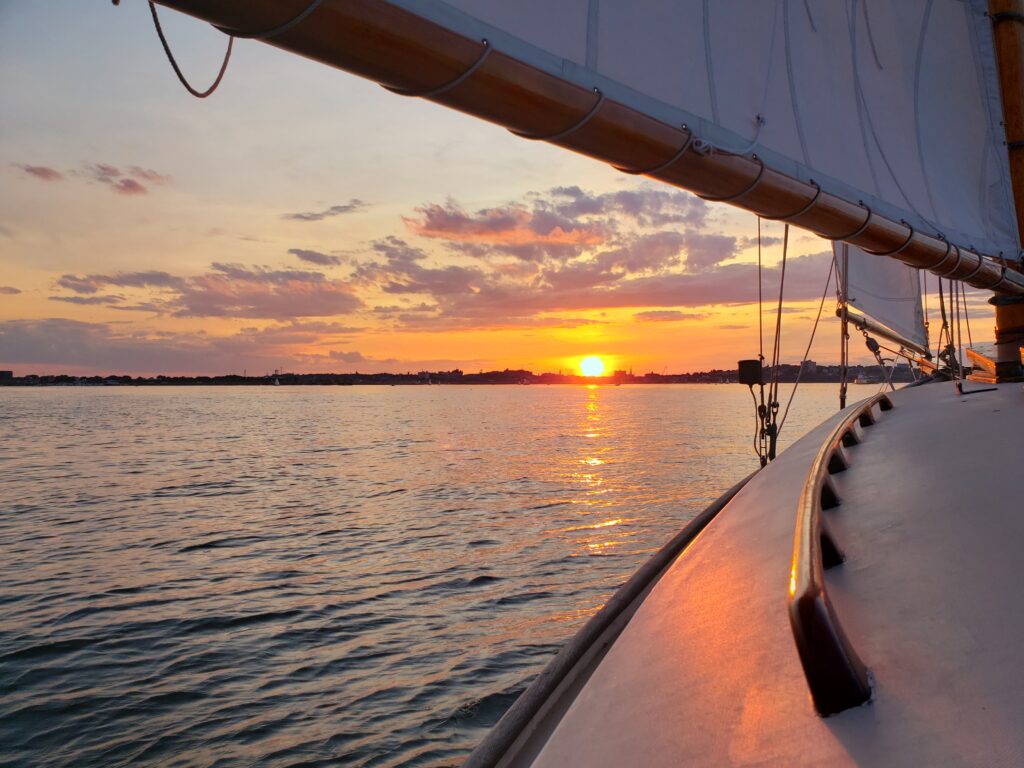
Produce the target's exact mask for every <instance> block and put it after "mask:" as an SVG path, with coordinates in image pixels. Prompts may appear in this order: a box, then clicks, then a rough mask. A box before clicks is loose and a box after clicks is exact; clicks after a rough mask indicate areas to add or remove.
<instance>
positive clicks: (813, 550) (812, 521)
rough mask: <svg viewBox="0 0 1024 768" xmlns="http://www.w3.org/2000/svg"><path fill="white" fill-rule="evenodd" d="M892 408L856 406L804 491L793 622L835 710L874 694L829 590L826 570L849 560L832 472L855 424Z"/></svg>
mask: <svg viewBox="0 0 1024 768" xmlns="http://www.w3.org/2000/svg"><path fill="white" fill-rule="evenodd" d="M875 405H878V406H879V408H880V409H881V410H882V411H888V410H891V409H892V407H893V406H892V401H891V400H890V399H889V397H888V395H882V394H879V395H875V396H874V397H871V398H868V399H867V400H865V401H864V402H862V403H861V404H860V405H858V406H856V407H855V408H853V409H852V410H851V411H850V412H849V413H848V414H847V415H846V416H845V417H843V419H842V421H840V422H839V424H837V425H836V427H835V429H833V430H832V433H831V434H830V435H829V437H828V439H827V440H825V442H824V443H822V446H821V448H820V449H818V454H817V455H816V456H815V457H814V461H813V463H812V464H811V470H810V472H809V474H808V477H807V482H806V483H805V484H804V489H803V492H802V493H801V495H800V505H799V508H798V510H797V522H796V536H795V541H794V544H793V566H792V570H791V572H790V577H789V621H790V624H791V625H792V627H793V639H794V640H795V641H796V648H797V652H798V653H799V654H800V662H801V663H802V664H803V667H804V675H805V676H806V677H807V684H808V686H809V687H810V689H811V698H812V699H813V700H814V706H815V708H816V709H817V710H818V713H819V714H821V715H833V714H835V713H837V712H842V711H843V710H844V709H849V708H850V707H856V706H859V705H860V704H863V703H864V702H865V701H867V700H868V699H870V698H871V682H870V679H869V677H868V669H867V667H866V666H864V662H862V661H861V660H860V657H859V656H857V654H856V652H855V651H854V650H853V647H852V646H851V645H850V641H849V640H848V639H847V638H846V634H845V633H844V632H843V628H842V626H841V625H840V624H839V619H838V618H837V617H836V613H835V610H834V609H833V607H832V603H831V602H830V601H829V599H828V591H827V590H826V589H825V573H824V572H825V569H826V568H830V567H832V566H833V565H838V564H839V563H841V562H842V561H843V555H842V552H841V550H840V549H839V547H837V546H836V543H835V541H834V540H833V538H832V537H831V535H830V534H829V532H828V528H827V526H826V525H825V523H824V521H823V520H822V510H823V509H829V508H832V507H837V506H839V497H838V496H837V495H836V491H835V488H834V486H833V484H832V480H831V478H830V475H833V474H835V473H837V472H842V471H843V470H845V469H846V468H847V466H849V461H848V457H847V454H846V451H845V450H844V448H845V446H849V445H855V444H856V443H858V442H860V438H859V437H858V435H857V432H856V430H855V428H854V425H855V424H858V423H859V424H860V426H862V427H868V426H871V425H872V424H874V423H875V415H874V413H873V412H872V408H874V406H875Z"/></svg>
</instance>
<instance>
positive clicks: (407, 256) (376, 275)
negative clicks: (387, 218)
mask: <svg viewBox="0 0 1024 768" xmlns="http://www.w3.org/2000/svg"><path fill="white" fill-rule="evenodd" d="M372 249H373V251H374V252H375V253H376V254H378V255H380V256H383V257H384V261H383V262H381V261H379V260H378V261H373V262H370V263H364V264H361V265H360V266H358V267H357V268H356V271H355V273H354V276H355V277H356V278H357V279H358V280H361V281H363V282H370V283H375V284H377V285H378V286H379V287H380V288H381V290H383V291H384V292H385V293H391V294H404V293H429V294H431V295H434V296H447V295H451V294H456V293H470V292H472V291H473V290H474V286H475V285H477V284H478V283H481V282H484V281H485V280H486V278H485V276H484V272H483V271H482V270H480V269H478V268H476V267H462V266H455V265H449V266H444V267H425V266H423V265H422V264H421V263H420V262H422V261H424V260H426V258H427V254H426V252H425V251H424V250H423V249H422V248H417V247H415V246H411V245H409V244H408V243H407V242H406V241H404V240H401V239H400V238H397V237H395V236H393V235H392V236H389V237H386V238H384V239H383V240H377V241H376V242H374V243H373V244H372Z"/></svg>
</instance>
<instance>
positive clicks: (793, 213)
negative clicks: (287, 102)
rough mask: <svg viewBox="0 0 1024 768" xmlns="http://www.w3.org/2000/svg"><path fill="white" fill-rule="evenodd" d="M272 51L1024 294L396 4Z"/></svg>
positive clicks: (221, 19) (268, 7)
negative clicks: (692, 147)
mask: <svg viewBox="0 0 1024 768" xmlns="http://www.w3.org/2000/svg"><path fill="white" fill-rule="evenodd" d="M158 2H159V3H160V4H161V5H165V6H167V7H170V8H174V9H176V10H179V11H182V12H184V13H188V14H190V15H192V16H195V17H197V18H200V19H203V20H205V21H208V22H210V23H211V24H214V25H215V26H217V27H219V28H221V29H222V30H223V31H225V32H227V33H229V34H232V33H234V34H237V35H238V36H240V37H256V38H260V37H263V36H262V35H260V34H259V33H260V32H261V31H264V30H267V31H269V30H275V29H277V28H279V27H281V26H282V25H286V24H287V22H289V21H290V20H291V19H293V18H295V17H297V16H298V15H300V14H302V13H303V12H304V11H305V10H307V9H308V8H309V6H310V0H158ZM265 42H267V43H270V44H271V45H274V46H277V47H279V48H282V49H284V50H287V51H290V52H292V53H297V54H299V55H301V56H306V57H308V58H311V59H314V60H316V61H320V62H323V63H324V64H328V65H330V66H333V67H338V68H340V69H344V70H346V71H349V72H352V73H354V74H356V75H360V76H361V77H366V78H369V79H371V80H375V81H376V82H378V83H380V84H381V85H384V86H385V87H389V88H391V89H393V90H396V91H399V92H403V91H404V92H407V93H411V94H417V93H421V94H424V95H425V97H426V98H430V99H431V100H432V101H436V102H438V103H440V104H444V105H445V106H448V107H451V108H453V109H457V110H460V111H462V112H466V113H468V114H471V115H474V116H476V117H479V118H482V119H484V120H487V121H489V122H492V123H497V124H499V125H502V126H505V127H506V128H508V129H509V130H511V131H513V132H515V133H517V134H520V135H523V136H526V137H528V138H542V139H544V140H547V141H551V142H552V143H554V144H557V145H559V146H562V147H565V148H567V149H571V150H574V151H576V152H579V153H582V154H584V155H588V156H590V157H593V158H596V159H598V160H602V161H604V162H607V163H611V164H612V165H614V166H616V167H617V168H620V169H622V170H625V171H627V172H631V173H642V174H647V175H650V176H652V177H655V178H657V179H659V180H661V181H664V182H666V183H668V184H672V185H674V186H677V187H681V188H683V189H686V190H689V191H691V192H694V193H696V194H697V195H700V196H702V197H704V198H706V199H708V200H717V201H722V202H729V203H731V204H732V205H735V206H738V207H740V208H744V209H746V210H748V211H751V212H753V213H755V214H757V215H759V216H762V217H764V218H766V219H776V220H783V221H789V222H791V223H793V224H794V225H797V226H800V227H802V228H805V229H808V230H810V231H812V232H814V233H816V234H818V235H820V236H821V237H825V238H828V239H831V240H843V241H845V242H849V243H852V244H853V245H856V246H858V247H860V248H862V249H864V250H866V251H869V252H872V253H875V254H877V255H880V256H891V257H893V258H897V259H899V260H900V261H902V262H904V263H906V264H909V265H910V266H912V267H918V268H921V269H927V270H929V271H931V272H934V273H935V274H937V275H941V276H943V277H947V278H950V279H955V280H962V281H964V282H966V283H968V284H969V285H972V286H974V287H976V288H983V289H989V290H994V291H998V292H1000V293H1003V294H1009V295H1024V274H1021V273H1020V272H1018V271H1017V269H1016V267H1015V265H1014V264H1013V263H1006V262H1003V260H1002V259H1000V258H998V257H996V256H992V255H986V254H980V253H977V252H975V251H972V250H968V249H967V248H966V247H961V246H959V245H957V244H955V243H950V242H948V241H946V240H943V239H941V238H939V237H934V236H931V235H928V234H925V233H921V232H915V231H914V230H913V228H911V227H910V225H908V224H906V223H902V222H897V221H893V220H892V219H889V218H886V217H885V216H883V215H881V214H877V213H873V212H872V211H871V210H870V209H868V208H867V207H866V206H864V205H863V204H861V203H859V202H854V201H850V200H845V199H843V198H840V197H837V196H835V195H832V194H829V193H827V192H824V191H823V190H821V189H820V188H819V187H817V186H816V185H814V184H813V183H807V182H804V181H801V180H799V179H795V178H793V177H791V176H788V175H786V174H783V173H780V172H778V171H776V170H773V169H771V168H768V167H765V166H764V164H763V163H762V162H761V160H760V159H759V158H758V157H757V156H756V155H751V156H743V155H734V154H731V153H728V152H723V151H719V150H714V151H711V152H707V153H699V152H680V150H681V148H682V147H684V146H687V145H689V143H691V142H692V140H693V139H694V136H693V135H692V134H691V133H689V132H688V131H687V130H685V129H681V128H679V127H676V126H672V125H668V124H666V123H663V122H661V121H659V120H656V119H655V118H653V117H650V116H648V115H644V114H642V113H640V112H637V111H636V110H634V109H632V108H630V107H627V106H625V105H624V104H621V103H618V102H616V101H614V100H613V99H605V98H603V97H602V96H600V94H596V93H595V92H594V91H592V90H588V89H586V88H583V87H581V86H579V85H576V84H574V83H571V82H569V81H567V80H564V79H562V78H559V77H556V76H554V75H551V74H548V73H546V72H543V71H541V70H539V69H537V68H535V67H533V66H531V65H529V64H526V63H524V62H523V61H520V60H518V59H516V58H514V57H512V56H510V55H508V54H506V53H503V52H502V51H500V50H486V49H487V44H486V43H483V42H482V41H480V40H473V39H470V38H468V37H464V36H462V35H460V34H457V33H455V32H452V31H450V30H448V29H445V28H444V27H442V26H440V25H438V24H435V23H433V22H431V21H428V20H426V19H424V18H421V17H419V16H417V15H415V14H413V13H410V12H408V11H405V10H403V9H402V8H399V7H397V6H394V5H391V4H390V3H387V2H380V0H322V2H320V3H319V4H318V5H317V7H316V9H315V11H314V12H313V13H311V14H309V15H308V18H304V19H303V21H302V22H301V23H298V24H295V25H294V26H290V27H288V28H287V29H286V30H285V31H283V32H281V33H280V34H275V35H273V36H272V37H271V38H269V39H265ZM485 54H486V55H485ZM471 70H472V72H471V74H470V75H469V76H468V77H462V76H463V75H465V74H466V73H467V72H470V71H471ZM453 83H454V85H453V87H450V88H446V87H445V86H446V85H448V84H453ZM438 91H440V92H438ZM1013 257H1016V254H1013Z"/></svg>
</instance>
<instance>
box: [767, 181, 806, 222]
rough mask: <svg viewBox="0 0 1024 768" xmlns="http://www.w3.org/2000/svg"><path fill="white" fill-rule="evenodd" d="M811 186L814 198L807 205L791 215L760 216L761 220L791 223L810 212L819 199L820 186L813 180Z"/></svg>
mask: <svg viewBox="0 0 1024 768" xmlns="http://www.w3.org/2000/svg"><path fill="white" fill-rule="evenodd" d="M809 183H810V184H811V186H813V187H814V196H813V197H812V198H811V199H810V200H809V201H808V202H807V204H806V205H805V206H804V207H803V208H801V209H800V210H798V211H794V212H793V213H786V214H783V215H782V216H761V218H762V219H768V220H769V221H792V220H793V219H798V218H800V217H801V216H803V215H804V214H805V213H807V212H808V211H810V210H811V208H813V207H814V206H815V205H817V203H818V198H819V197H821V185H820V184H818V183H817V182H816V181H815V180H814V179H811V180H810V181H809Z"/></svg>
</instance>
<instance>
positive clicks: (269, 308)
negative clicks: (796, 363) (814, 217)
mask: <svg viewBox="0 0 1024 768" xmlns="http://www.w3.org/2000/svg"><path fill="white" fill-rule="evenodd" d="M119 173H120V172H119V171H118V170H117V169H116V168H112V167H107V166H102V165H98V166H94V167H93V168H92V174H93V177H94V178H95V179H96V180H98V181H102V180H103V179H108V180H109V181H111V182H112V181H117V180H122V181H123V180H126V177H124V176H123V175H118V174H119ZM103 183H108V182H107V181H104V182H103ZM342 208H344V209H345V210H344V211H341V210H340V209H342ZM332 211H334V212H333V213H332ZM362 211H363V204H362V203H360V202H359V201H358V200H357V199H355V198H353V200H352V202H351V203H350V204H346V205H345V206H332V207H331V208H328V209H326V210H324V211H312V212H308V213H301V214H296V213H290V214H284V215H282V216H281V217H280V218H287V219H289V220H293V221H302V222H313V221H321V220H323V219H325V218H332V217H334V216H341V215H342V214H343V213H346V214H352V215H355V214H359V213H361V212H362ZM390 230H391V231H390V233H387V234H382V235H381V236H380V237H378V238H376V239H372V240H370V241H368V242H361V243H354V244H351V245H349V246H348V247H347V248H345V249H342V250H339V251H336V252H334V253H330V252H327V251H325V250H319V249H316V248H299V247H292V248H286V249H282V250H279V251H277V254H278V255H277V257H276V259H275V257H274V255H273V252H269V253H267V256H268V261H271V262H274V261H276V262H277V263H276V264H273V263H271V264H251V263H249V264H246V263H242V262H239V261H234V260H231V261H228V260H223V261H214V262H212V263H210V264H209V266H208V267H207V268H206V269H205V270H202V271H199V272H197V273H192V274H189V273H185V272H181V273H178V272H172V271H168V270H164V269H145V270H137V271H127V270H125V271H111V272H82V273H74V272H69V273H65V274H61V275H59V276H57V277H56V278H55V279H54V280H53V282H52V287H53V288H55V289H56V293H53V294H51V295H50V296H49V297H48V298H49V299H50V300H51V301H53V302H57V303H61V304H64V305H65V306H68V307H69V308H70V307H81V308H86V307H89V308H96V309H97V310H99V309H104V310H119V314H123V313H125V312H127V313H148V314H149V316H150V317H153V318H163V320H162V322H164V323H173V322H175V321H176V319H177V320H186V319H191V318H209V319H220V320H224V321H252V320H259V321H264V322H269V323H270V324H269V325H263V326H262V327H260V326H257V327H253V326H244V327H241V328H239V329H238V330H236V331H235V332H233V333H230V334H225V335H223V336H222V337H221V338H220V339H219V340H216V339H214V338H213V337H208V336H203V338H202V339H201V343H199V341H197V340H196V338H194V337H193V336H191V335H189V334H184V335H182V334H171V335H170V336H161V337H160V338H159V339H157V340H154V339H150V342H149V343H157V341H158V342H159V344H160V345H162V346H166V345H168V344H169V343H171V340H173V342H174V343H173V345H172V347H173V349H175V350H183V349H190V350H192V352H193V354H198V352H196V349H197V347H196V344H199V348H201V349H202V350H207V351H208V350H210V349H214V348H216V349H223V348H224V345H228V346H230V348H231V349H232V350H235V351H242V350H244V351H246V354H249V355H258V354H261V350H264V351H265V350H268V349H273V350H275V354H276V355H277V356H278V357H279V358H285V359H299V358H301V359H302V360H304V361H305V364H306V365H307V367H308V366H309V365H312V364H313V363H312V362H311V361H313V360H315V361H317V365H321V364H331V363H333V364H336V365H337V364H342V363H357V362H362V363H366V362H368V361H369V358H368V357H366V356H364V353H362V352H356V351H353V350H351V349H347V348H346V349H343V350H341V351H338V350H330V349H328V350H326V351H323V352H317V353H315V354H314V355H313V357H310V354H311V353H310V352H309V349H310V348H312V347H320V346H323V345H324V344H325V343H327V342H329V341H331V340H332V339H333V340H336V339H337V338H338V336H339V335H344V336H346V337H347V336H348V335H350V334H354V335H360V334H363V335H365V334H368V333H375V334H390V335H392V336H393V337H394V336H396V335H400V334H410V333H411V334H417V335H419V334H437V333H440V332H460V333H481V332H502V331H504V332H512V331H520V332H523V331H528V330H529V331H532V332H558V331H560V332H565V331H570V330H572V329H582V328H594V329H598V328H601V329H608V330H610V326H611V325H613V324H615V325H617V327H622V326H621V324H622V323H626V324H627V327H628V325H631V324H641V325H650V324H652V323H659V324H668V323H673V324H674V325H673V327H676V325H679V326H683V325H685V324H686V323H698V322H703V321H705V320H708V319H709V318H713V317H714V316H715V313H716V310H715V309H713V308H714V307H730V306H749V305H750V304H751V302H753V301H754V299H755V297H756V292H755V288H756V280H757V266H756V264H754V263H752V262H751V261H750V260H749V259H747V260H743V259H740V258H739V257H740V256H741V254H742V253H743V252H744V250H746V249H748V248H749V247H750V241H749V239H748V238H746V237H745V236H742V237H737V236H734V235H727V234H722V233H720V232H716V231H714V225H713V217H712V216H711V211H710V210H709V207H708V205H707V204H706V203H705V202H704V201H702V200H700V199H698V198H695V197H693V196H691V195H688V194H687V193H683V192H677V191H673V190H662V189H659V188H656V187H654V185H653V184H651V183H649V182H640V183H639V184H637V185H635V186H634V187H633V188H631V189H622V190H618V191H614V192H604V193H597V192H592V191H589V190H586V189H583V188H582V187H579V186H573V187H552V188H549V189H546V190H539V191H533V192H528V193H525V194H524V195H522V196H521V197H520V198H519V199H515V200H509V201H507V202H504V203H501V204H500V205H493V206H490V207H473V206H469V205H467V204H465V203H463V202H462V201H459V200H457V199H454V198H448V199H446V200H445V201H443V202H437V203H435V202H427V203H423V204H421V205H417V206H414V207H413V209H412V210H411V211H410V212H409V213H407V214H401V213H399V214H398V215H397V216H395V217H394V218H393V219H391V226H390ZM385 231H386V230H385ZM254 242H259V241H254ZM260 247H263V246H260ZM268 247H269V246H268ZM766 247H768V246H767V245H766ZM339 254H341V255H339ZM288 259H295V260H297V261H298V262H300V263H301V264H302V266H301V267H297V266H291V265H288V264H287V260H288ZM830 259H831V256H830V255H829V253H827V252H824V251H823V252H820V253H816V254H804V255H800V256H792V257H791V258H790V262H789V264H788V268H787V296H788V298H789V299H790V300H791V301H803V300H810V299H813V298H814V297H816V296H819V295H820V292H821V281H822V280H823V279H824V275H825V274H826V272H827V269H828V264H829V261H830ZM761 275H762V278H763V280H764V281H765V282H766V283H767V284H773V283H775V282H777V280H778V279H779V270H778V267H777V266H775V265H767V266H765V267H763V268H762V270H761ZM619 310H621V311H623V312H625V314H624V315H622V316H619V317H618V319H616V320H614V321H612V320H608V319H605V317H604V316H605V313H607V312H609V311H612V312H614V311H619ZM68 322H71V321H68ZM54 323H55V324H51V325H47V324H45V323H43V324H35V325H14V326H10V327H9V331H8V332H9V334H11V333H13V334H15V336H10V335H9V336H8V339H11V338H25V337H26V336H25V334H28V333H29V332H31V333H33V334H37V335H38V334H43V333H50V332H52V331H53V329H55V328H61V329H64V330H65V331H66V330H68V329H72V330H74V332H75V333H77V334H79V335H82V336H83V339H84V341H89V342H90V343H91V342H95V343H100V342H99V340H105V341H104V342H103V343H110V344H112V345H115V346H117V345H120V346H122V347H124V346H125V345H128V346H129V347H131V345H133V344H136V343H138V342H139V339H138V337H137V336H132V335H130V334H129V335H128V336H125V335H124V332H123V330H122V328H121V327H120V325H121V323H118V324H117V326H114V325H111V326H108V331H109V332H104V331H103V326H102V323H96V324H91V325H87V326H82V325H74V324H71V325H61V324H60V323H57V321H56V320H55V321H54ZM721 325H732V326H735V325H736V324H735V323H731V324H729V323H722V324H721ZM19 334H20V335H19ZM83 343H84V342H83ZM346 343H347V342H346ZM126 348H127V347H126ZM131 348H132V349H134V347H131ZM299 349H303V350H305V351H303V352H302V353H301V355H299V358H296V357H294V355H296V354H298V352H297V350H299ZM182 354H184V352H182ZM204 354H205V352H204ZM375 359H376V360H377V361H378V362H381V364H384V363H385V361H390V362H388V364H391V363H395V364H396V365H397V364H399V358H392V357H389V356H382V357H378V358H375Z"/></svg>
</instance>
